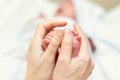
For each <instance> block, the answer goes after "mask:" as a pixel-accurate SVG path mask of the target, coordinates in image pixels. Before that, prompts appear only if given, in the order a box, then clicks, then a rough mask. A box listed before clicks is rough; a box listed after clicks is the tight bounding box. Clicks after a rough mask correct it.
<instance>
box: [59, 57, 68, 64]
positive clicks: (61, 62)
mask: <svg viewBox="0 0 120 80" xmlns="http://www.w3.org/2000/svg"><path fill="white" fill-rule="evenodd" d="M58 64H61V65H64V64H67V60H66V59H65V58H59V59H58Z"/></svg>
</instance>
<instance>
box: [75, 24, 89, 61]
mask: <svg viewBox="0 0 120 80" xmlns="http://www.w3.org/2000/svg"><path fill="white" fill-rule="evenodd" d="M74 29H75V30H76V31H77V32H78V34H79V35H80V37H81V46H80V51H79V54H78V57H80V58H83V59H84V58H85V59H88V58H90V54H89V45H88V39H87V37H86V35H85V34H84V32H83V31H82V29H80V27H79V26H78V25H76V24H75V25H74Z"/></svg>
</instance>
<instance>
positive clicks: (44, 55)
mask: <svg viewBox="0 0 120 80" xmlns="http://www.w3.org/2000/svg"><path fill="white" fill-rule="evenodd" d="M65 25H66V22H64V21H47V22H44V23H42V24H39V25H38V27H37V29H36V32H35V35H34V37H33V39H32V41H31V44H30V46H29V48H28V52H27V62H28V67H27V73H26V76H25V80H51V75H52V73H53V69H54V66H55V57H56V53H57V49H58V47H59V45H60V44H61V41H62V37H63V33H61V32H58V33H56V34H55V36H54V37H53V38H52V41H51V42H50V44H49V46H48V48H47V50H45V51H44V50H43V48H42V41H43V38H44V37H45V36H46V34H47V33H48V32H49V31H50V30H52V29H53V28H54V27H56V26H59V27H60V26H65Z"/></svg>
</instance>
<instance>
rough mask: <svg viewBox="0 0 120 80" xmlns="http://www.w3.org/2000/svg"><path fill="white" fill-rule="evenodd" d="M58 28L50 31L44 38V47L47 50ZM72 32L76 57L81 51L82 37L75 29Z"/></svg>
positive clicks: (73, 50) (73, 54)
mask: <svg viewBox="0 0 120 80" xmlns="http://www.w3.org/2000/svg"><path fill="white" fill-rule="evenodd" d="M55 31H56V30H54V31H51V32H49V33H48V34H47V35H46V37H45V38H44V39H43V45H42V46H43V49H44V50H46V49H47V47H48V45H49V43H50V41H51V39H52V38H53V36H54V35H55V33H56V32H55ZM72 34H73V38H72V39H73V40H72V41H73V44H72V57H76V56H77V55H78V52H79V49H80V44H81V38H80V36H79V35H78V33H76V32H75V31H72Z"/></svg>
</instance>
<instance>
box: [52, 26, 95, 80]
mask: <svg viewBox="0 0 120 80" xmlns="http://www.w3.org/2000/svg"><path fill="white" fill-rule="evenodd" d="M74 29H75V31H77V32H78V34H79V35H80V37H81V46H80V51H79V53H78V56H77V57H73V58H72V57H71V54H72V34H71V32H70V31H69V30H66V31H65V35H64V38H63V40H62V44H61V51H60V53H59V56H58V60H57V63H56V66H55V69H54V73H53V80H87V78H88V77H89V75H90V73H91V72H92V69H93V62H92V60H91V57H90V53H89V48H88V46H89V45H88V39H87V37H86V36H85V34H84V33H83V32H82V30H81V29H80V28H79V26H77V25H75V26H74Z"/></svg>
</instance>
